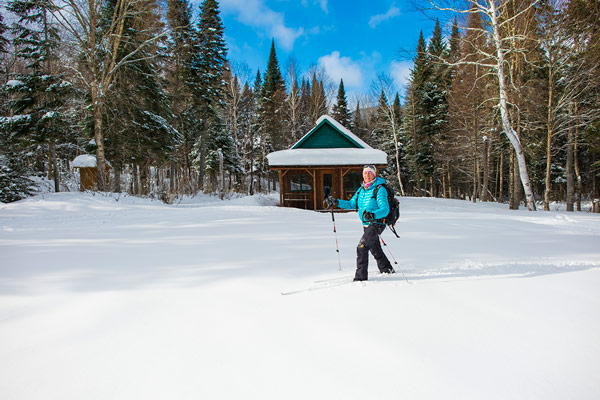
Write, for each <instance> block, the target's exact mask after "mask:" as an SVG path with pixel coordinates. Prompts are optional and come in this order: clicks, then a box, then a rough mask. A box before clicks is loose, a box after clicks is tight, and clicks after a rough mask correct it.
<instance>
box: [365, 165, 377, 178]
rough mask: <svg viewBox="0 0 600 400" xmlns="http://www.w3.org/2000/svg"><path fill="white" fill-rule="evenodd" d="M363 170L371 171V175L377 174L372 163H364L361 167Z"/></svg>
mask: <svg viewBox="0 0 600 400" xmlns="http://www.w3.org/2000/svg"><path fill="white" fill-rule="evenodd" d="M365 171H369V172H370V173H372V174H373V176H377V168H375V166H374V165H365V166H364V167H363V173H364V172H365Z"/></svg>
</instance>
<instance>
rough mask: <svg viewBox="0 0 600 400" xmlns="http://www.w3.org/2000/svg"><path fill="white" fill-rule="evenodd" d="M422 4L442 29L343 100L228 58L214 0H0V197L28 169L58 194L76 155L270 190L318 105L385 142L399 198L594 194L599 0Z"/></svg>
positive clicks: (275, 65) (598, 155)
mask: <svg viewBox="0 0 600 400" xmlns="http://www.w3.org/2000/svg"><path fill="white" fill-rule="evenodd" d="M433 4H434V6H436V7H438V8H439V9H443V10H444V11H445V12H447V13H448V16H449V18H448V19H447V21H449V22H448V23H444V24H440V22H439V21H438V23H437V24H436V26H435V29H434V31H433V32H424V33H423V32H421V34H420V37H419V41H418V46H417V48H416V52H415V53H414V54H415V56H414V59H413V61H414V65H413V68H412V70H411V73H410V79H409V83H408V86H407V87H406V88H405V90H404V91H403V92H402V93H403V95H402V96H400V94H399V91H398V89H397V88H395V87H394V85H393V84H392V80H391V79H390V78H389V77H387V76H385V75H383V74H382V75H379V77H378V79H377V81H376V82H373V90H372V93H370V94H368V95H367V94H365V95H364V96H361V97H360V98H358V97H357V98H356V99H354V100H355V102H354V103H355V105H354V104H353V105H352V107H351V109H349V106H348V99H347V96H346V92H345V89H344V85H343V81H340V82H339V83H338V82H331V80H330V78H329V77H327V75H326V73H325V72H324V71H323V70H321V69H319V68H317V67H311V68H309V70H308V71H305V72H304V73H301V71H300V68H299V65H298V62H297V60H295V59H293V58H290V59H289V60H287V62H286V65H285V66H284V67H281V65H280V62H279V60H278V57H277V53H276V46H275V44H276V43H275V42H272V46H271V52H270V55H269V58H268V60H266V65H265V69H264V70H263V71H260V70H259V71H250V69H249V68H248V67H247V66H245V65H244V64H243V63H234V62H230V61H229V60H228V58H227V47H226V45H225V41H224V31H225V27H224V26H223V22H222V20H221V17H220V13H219V4H218V2H217V1H215V0H204V1H202V2H201V4H200V5H199V7H198V8H197V9H193V8H192V6H191V4H190V2H189V0H166V1H157V0H89V1H87V2H81V1H78V0H61V1H56V0H11V1H8V2H7V3H6V6H5V7H6V10H5V11H3V13H2V14H0V68H1V72H0V73H1V74H2V77H1V79H2V83H3V85H2V91H1V93H0V96H1V99H0V115H1V116H0V201H2V202H8V201H14V200H18V199H20V198H23V197H25V196H27V195H28V194H30V193H31V192H32V182H31V181H30V180H29V177H31V176H32V175H43V176H46V177H47V178H48V179H50V180H52V181H54V186H55V190H56V191H60V190H62V189H63V185H62V184H61V182H62V181H63V180H65V179H66V177H67V176H68V174H69V171H71V165H70V162H71V161H72V160H73V159H74V158H75V157H76V156H77V155H80V154H92V155H95V156H96V159H97V162H98V165H104V164H105V162H107V163H108V164H109V165H110V169H105V168H98V184H97V186H98V190H101V191H117V192H121V191H127V192H130V193H132V194H136V195H151V196H155V197H160V198H161V199H163V200H165V201H171V200H172V199H173V198H174V197H175V196H178V195H182V194H195V193H197V192H198V191H200V190H202V191H204V192H219V193H220V194H221V195H224V194H225V193H227V192H240V193H256V192H265V191H269V190H272V185H274V184H275V182H277V181H278V179H277V177H276V176H273V173H272V172H269V167H268V163H267V160H266V155H267V154H269V153H270V152H272V151H276V150H281V149H285V148H288V147H290V146H291V145H292V144H294V143H295V142H296V141H297V140H298V139H300V137H302V135H304V134H305V133H307V132H308V131H309V130H310V129H311V128H312V127H313V126H314V124H315V122H316V120H317V119H318V118H319V117H320V116H321V115H323V114H330V115H332V116H333V117H334V118H336V120H338V121H339V122H340V123H341V124H343V125H344V126H346V127H348V128H349V129H351V130H352V131H353V132H354V133H355V134H357V135H358V136H359V137H361V138H362V139H363V140H364V141H366V142H367V143H369V144H370V145H371V146H373V147H376V148H380V149H382V150H384V151H386V153H387V154H388V157H389V159H388V167H387V168H386V169H385V170H384V171H382V175H383V176H384V177H386V178H387V179H388V180H389V182H390V183H391V184H392V185H393V186H395V187H396V189H398V191H399V192H400V193H402V194H403V195H411V196H436V197H446V198H461V199H470V200H473V201H475V200H481V201H499V202H508V203H510V207H511V208H518V206H519V204H525V205H527V207H529V209H535V208H536V207H539V205H543V207H544V208H545V209H548V208H549V206H550V203H551V202H552V201H561V202H566V203H567V208H568V209H569V210H573V209H575V208H577V209H581V202H582V201H587V200H594V199H598V198H599V197H600V191H599V188H598V175H599V169H600V5H599V2H598V1H594V0H571V1H560V0H543V1H534V0H510V1H501V0H468V1H464V2H461V8H452V7H450V6H449V5H448V4H441V2H440V3H439V4H437V3H435V2H433ZM438 15H439V14H438ZM442 28H443V29H442ZM444 31H447V32H446V34H444ZM424 37H431V39H429V40H428V41H425V39H424ZM332 46H333V47H335V44H333V43H332ZM390 51H396V49H390ZM336 87H337V96H336V95H335V88H336ZM536 204H537V205H536Z"/></svg>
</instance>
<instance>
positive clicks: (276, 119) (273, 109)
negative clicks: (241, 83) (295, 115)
mask: <svg viewBox="0 0 600 400" xmlns="http://www.w3.org/2000/svg"><path fill="white" fill-rule="evenodd" d="M260 94H261V101H262V113H263V114H262V118H263V126H264V133H265V135H266V136H267V138H268V140H269V142H270V144H271V145H272V146H273V149H274V150H282V149H284V148H285V147H286V144H287V143H288V139H287V138H286V137H285V136H284V132H283V114H284V112H283V110H284V105H285V97H286V94H285V83H284V80H283V76H282V75H281V70H280V69H279V61H278V60H277V52H276V51H275V41H274V40H273V41H271V51H270V53H269V61H268V63H267V71H266V73H265V76H264V80H263V85H262V88H261V93H260ZM265 156H266V155H265Z"/></svg>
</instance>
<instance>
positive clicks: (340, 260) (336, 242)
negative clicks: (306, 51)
mask: <svg viewBox="0 0 600 400" xmlns="http://www.w3.org/2000/svg"><path fill="white" fill-rule="evenodd" d="M331 221H333V234H334V235H335V251H337V255H338V263H339V265H340V271H341V270H342V259H341V258H340V247H339V245H338V237H337V231H336V229H335V217H334V216H333V207H331Z"/></svg>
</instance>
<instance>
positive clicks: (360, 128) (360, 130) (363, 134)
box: [352, 101, 370, 143]
mask: <svg viewBox="0 0 600 400" xmlns="http://www.w3.org/2000/svg"><path fill="white" fill-rule="evenodd" d="M352 132H353V133H354V134H355V135H356V136H358V137H359V138H361V139H362V140H364V141H365V142H366V143H369V142H370V140H369V138H367V135H368V129H367V128H366V122H365V121H364V119H363V117H362V111H361V109H360V101H357V102H356V109H355V110H354V118H353V121H352Z"/></svg>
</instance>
